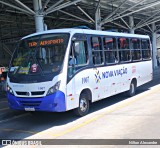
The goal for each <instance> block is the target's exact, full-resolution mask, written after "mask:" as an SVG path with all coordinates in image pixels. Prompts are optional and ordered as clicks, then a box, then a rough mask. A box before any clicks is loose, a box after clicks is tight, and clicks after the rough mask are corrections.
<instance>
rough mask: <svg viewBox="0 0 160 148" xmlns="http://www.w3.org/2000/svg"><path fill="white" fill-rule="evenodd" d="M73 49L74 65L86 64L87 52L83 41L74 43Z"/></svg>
mask: <svg viewBox="0 0 160 148" xmlns="http://www.w3.org/2000/svg"><path fill="white" fill-rule="evenodd" d="M74 47H75V58H76V61H77V63H76V65H78V66H80V65H84V64H87V60H88V59H87V57H88V52H87V48H86V44H85V42H84V41H76V42H75V43H74Z"/></svg>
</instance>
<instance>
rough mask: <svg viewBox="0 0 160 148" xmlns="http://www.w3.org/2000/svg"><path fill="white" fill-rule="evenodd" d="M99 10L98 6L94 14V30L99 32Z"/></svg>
mask: <svg viewBox="0 0 160 148" xmlns="http://www.w3.org/2000/svg"><path fill="white" fill-rule="evenodd" d="M100 22H101V10H100V6H98V7H97V10H96V14H95V26H96V30H101V24H100Z"/></svg>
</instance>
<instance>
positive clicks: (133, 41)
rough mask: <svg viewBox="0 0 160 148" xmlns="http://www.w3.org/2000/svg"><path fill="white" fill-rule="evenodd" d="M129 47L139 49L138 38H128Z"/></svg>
mask: <svg viewBox="0 0 160 148" xmlns="http://www.w3.org/2000/svg"><path fill="white" fill-rule="evenodd" d="M130 45H131V49H140V41H139V39H136V38H134V39H131V40H130Z"/></svg>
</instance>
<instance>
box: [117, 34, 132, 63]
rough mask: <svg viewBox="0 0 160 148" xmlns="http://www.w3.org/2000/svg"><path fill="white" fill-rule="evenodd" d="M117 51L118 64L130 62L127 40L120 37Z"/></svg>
mask: <svg viewBox="0 0 160 148" xmlns="http://www.w3.org/2000/svg"><path fill="white" fill-rule="evenodd" d="M118 51H119V60H120V62H128V61H130V60H131V52H130V48H129V39H128V38H125V37H122V38H118Z"/></svg>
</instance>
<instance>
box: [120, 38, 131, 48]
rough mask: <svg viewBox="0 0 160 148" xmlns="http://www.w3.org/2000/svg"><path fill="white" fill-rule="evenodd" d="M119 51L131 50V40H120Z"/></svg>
mask: <svg viewBox="0 0 160 148" xmlns="http://www.w3.org/2000/svg"><path fill="white" fill-rule="evenodd" d="M118 49H129V39H127V38H119V39H118Z"/></svg>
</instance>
